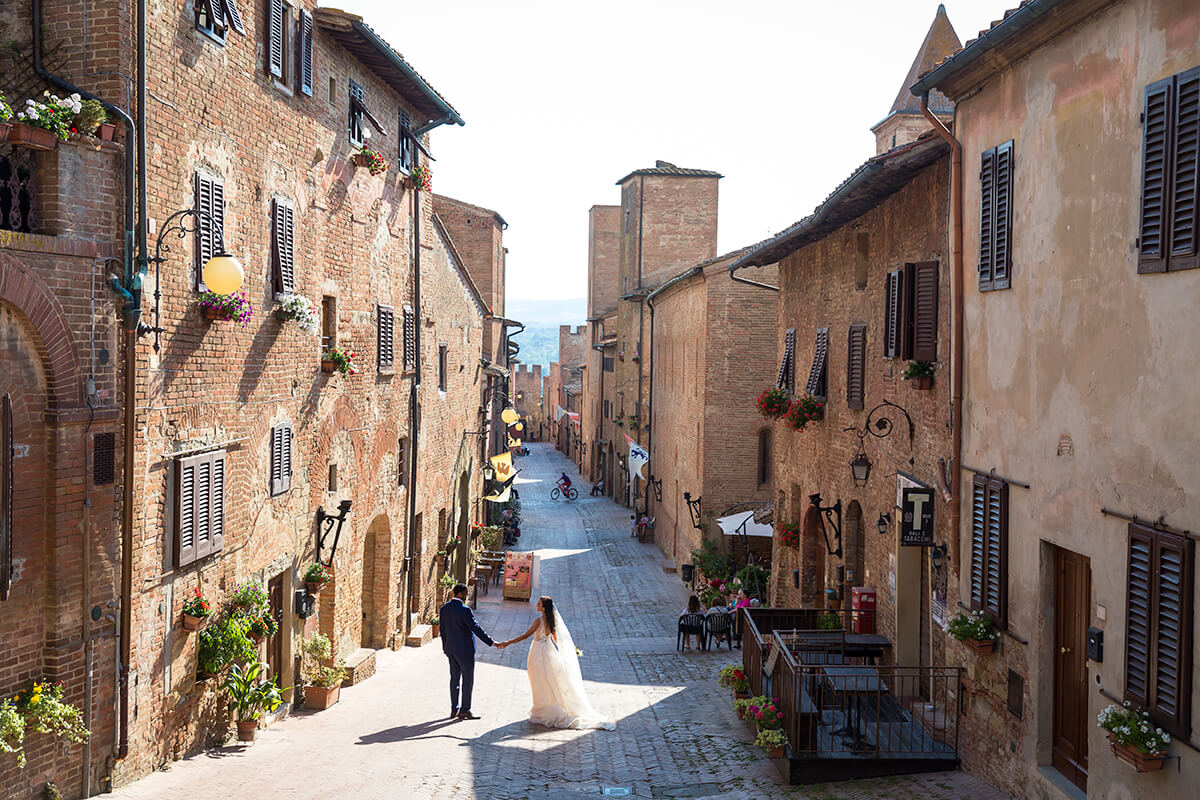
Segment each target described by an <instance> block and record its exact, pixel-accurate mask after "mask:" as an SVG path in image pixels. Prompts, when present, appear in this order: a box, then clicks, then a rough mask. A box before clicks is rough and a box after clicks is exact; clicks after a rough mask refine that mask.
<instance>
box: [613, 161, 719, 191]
mask: <svg viewBox="0 0 1200 800" xmlns="http://www.w3.org/2000/svg"><path fill="white" fill-rule="evenodd" d="M634 175H673V176H675V177H677V178H724V177H725V176H724V175H722V174H721V173H719V172H713V171H711V170H707V169H689V168H687V167H677V166H675V165H674V164H672V163H671V162H670V161H656V162H654V166H653V167H645V168H644V169H635V170H634V171H633V172H631V173H629V174H628V175H626V176H625V177H624V178H621V180H619V181H617V185H618V186H620V185H621V184H622V183H624V182H625V181H627V180H629V179H630V178H632V177H633V176H634Z"/></svg>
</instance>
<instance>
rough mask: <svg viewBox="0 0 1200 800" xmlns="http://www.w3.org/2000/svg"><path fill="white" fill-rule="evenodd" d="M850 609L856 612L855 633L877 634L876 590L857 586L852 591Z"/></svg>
mask: <svg viewBox="0 0 1200 800" xmlns="http://www.w3.org/2000/svg"><path fill="white" fill-rule="evenodd" d="M850 608H852V609H853V610H854V632H855V633H874V632H875V589H874V588H872V587H870V586H855V587H853V588H852V589H851V590H850Z"/></svg>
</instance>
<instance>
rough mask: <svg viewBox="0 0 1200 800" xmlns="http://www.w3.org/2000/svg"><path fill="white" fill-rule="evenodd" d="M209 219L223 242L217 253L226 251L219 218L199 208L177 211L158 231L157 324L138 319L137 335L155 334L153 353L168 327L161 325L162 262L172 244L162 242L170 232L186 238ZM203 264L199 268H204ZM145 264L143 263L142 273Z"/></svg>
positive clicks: (155, 271) (156, 244)
mask: <svg viewBox="0 0 1200 800" xmlns="http://www.w3.org/2000/svg"><path fill="white" fill-rule="evenodd" d="M205 221H207V222H208V224H209V225H211V226H212V229H213V231H214V232H215V233H216V234H217V241H218V242H219V243H220V244H219V246H218V248H217V250H218V252H221V253H224V252H225V231H224V230H222V229H221V225H220V223H218V222H217V220H216V218H215V217H213V215H212V214H209V213H208V212H207V211H201V210H200V209H198V208H185V209H184V210H182V211H176V212H175V213H174V214H172V215H171V216H169V217H167V218H166V220H165V221H164V222H163V224H162V228H161V229H159V231H158V237H157V238H156V239H155V240H154V258H152V259H150V261H152V262H153V263H154V324H153V325H147V324H146V323H144V322H138V327H137V332H138V336H145V335H146V334H148V333H153V334H154V352H156V353H157V352H158V351H159V349H160V347H161V341H160V338H159V337H160V334H162V332H163V331H165V330H166V328H164V327H162V323H161V320H160V319H159V317H160V314H161V312H162V263H163V262H164V261H166V260H167V259H166V256H164V255H163V253H169V252H171V246H170V245H169V244H167V243H166V242H165V241H163V240H164V239H165V238H166V236H167V234H169V233H173V234H175V236H176V238H179V239H185V238H187V236H188V234H192V233H196V232H197V231H199V230H200V225H201V223H202V222H205ZM203 266H204V265H203V264H201V265H199V266H198V267H197V268H198V269H200V268H203ZM144 270H145V265H143V272H144Z"/></svg>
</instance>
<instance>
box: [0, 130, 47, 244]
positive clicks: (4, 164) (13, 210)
mask: <svg viewBox="0 0 1200 800" xmlns="http://www.w3.org/2000/svg"><path fill="white" fill-rule="evenodd" d="M34 158H35V156H34V154H33V153H31V152H30V151H29V150H25V149H22V148H18V147H13V146H12V145H8V144H3V145H0V229H3V230H7V231H16V232H18V233H33V232H35V231H36V230H37V226H38V208H37V186H36V183H35V181H34Z"/></svg>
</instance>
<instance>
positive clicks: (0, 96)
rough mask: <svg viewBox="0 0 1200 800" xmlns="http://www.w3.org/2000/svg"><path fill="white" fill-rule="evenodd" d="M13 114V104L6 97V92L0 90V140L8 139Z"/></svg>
mask: <svg viewBox="0 0 1200 800" xmlns="http://www.w3.org/2000/svg"><path fill="white" fill-rule="evenodd" d="M12 116H13V110H12V106H10V105H9V104H8V100H7V99H5V97H4V92H0V142H3V141H5V140H7V139H8V132H9V131H10V130H11V129H12Z"/></svg>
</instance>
